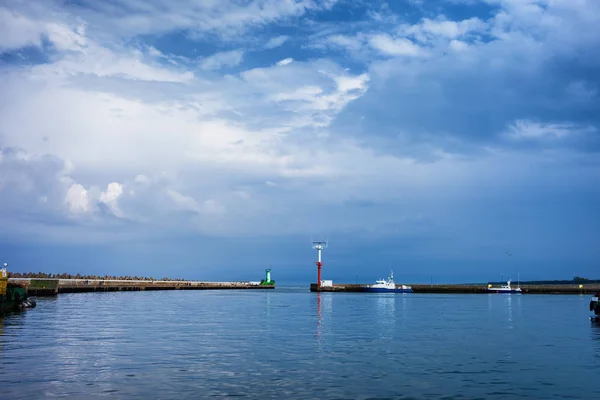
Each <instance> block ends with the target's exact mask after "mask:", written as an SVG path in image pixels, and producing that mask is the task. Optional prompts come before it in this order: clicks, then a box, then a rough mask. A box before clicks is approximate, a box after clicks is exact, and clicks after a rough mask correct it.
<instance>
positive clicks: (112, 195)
mask: <svg viewBox="0 0 600 400" xmlns="http://www.w3.org/2000/svg"><path fill="white" fill-rule="evenodd" d="M122 194H123V185H121V184H120V183H118V182H111V183H109V184H108V187H107V188H106V191H105V192H102V193H101V194H100V202H102V203H104V204H106V205H107V206H108V207H109V208H110V210H111V211H112V213H113V214H114V215H115V216H117V217H121V216H123V214H122V212H121V210H120V209H119V206H118V204H117V201H118V200H119V197H121V195H122Z"/></svg>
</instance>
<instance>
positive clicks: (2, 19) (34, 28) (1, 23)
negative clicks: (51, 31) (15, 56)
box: [0, 7, 44, 52]
mask: <svg viewBox="0 0 600 400" xmlns="http://www.w3.org/2000/svg"><path fill="white" fill-rule="evenodd" d="M43 33H44V29H43V27H42V26H40V25H39V24H36V23H35V22H34V21H31V20H30V19H28V18H27V17H24V16H22V15H19V14H16V13H13V12H11V11H10V10H8V9H6V8H2V7H0V52H1V51H2V50H11V49H19V48H21V47H25V46H40V45H41V35H42V34H43Z"/></svg>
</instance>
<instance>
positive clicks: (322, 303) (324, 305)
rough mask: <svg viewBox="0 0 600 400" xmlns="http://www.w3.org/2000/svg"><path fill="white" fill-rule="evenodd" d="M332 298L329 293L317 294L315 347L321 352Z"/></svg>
mask: <svg viewBox="0 0 600 400" xmlns="http://www.w3.org/2000/svg"><path fill="white" fill-rule="evenodd" d="M333 296H335V295H332V294H331V293H324V294H321V293H320V292H317V295H316V304H317V330H316V333H315V336H316V338H317V347H318V348H319V350H321V345H322V336H323V330H324V328H326V327H327V326H328V322H329V321H328V320H329V319H330V316H331V311H332V301H333Z"/></svg>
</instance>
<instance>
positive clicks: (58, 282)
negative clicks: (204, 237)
mask: <svg viewBox="0 0 600 400" xmlns="http://www.w3.org/2000/svg"><path fill="white" fill-rule="evenodd" d="M9 280H10V282H14V283H17V284H19V285H22V286H24V287H25V288H26V289H27V294H28V295H30V296H52V295H57V294H59V293H85V292H117V291H141V290H226V289H274V288H275V285H260V284H257V283H255V282H202V281H136V280H104V279H98V280H91V279H35V278H10V279H9Z"/></svg>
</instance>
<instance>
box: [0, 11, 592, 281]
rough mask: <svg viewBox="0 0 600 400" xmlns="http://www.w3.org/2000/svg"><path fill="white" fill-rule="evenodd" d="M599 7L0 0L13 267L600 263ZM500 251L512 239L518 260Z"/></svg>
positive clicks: (462, 269)
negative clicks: (322, 243) (316, 245)
mask: <svg viewBox="0 0 600 400" xmlns="http://www.w3.org/2000/svg"><path fill="white" fill-rule="evenodd" d="M599 22H600V2H597V1H595V0H580V1H572V0H552V1H550V0H482V1H474V0H437V1H424V0H421V1H419V0H404V1H401V0H398V1H391V0H390V1H383V0H379V1H358V0H355V1H346V0H337V1H336V0H323V1H316V0H255V1H251V0H248V1H243V2H242V1H235V0H219V1H215V0H177V1H175V0H145V1H138V0H111V1H103V2H98V1H96V0H94V1H92V0H44V1H33V0H30V1H7V0H0V225H1V226H2V230H1V231H0V256H1V257H2V258H3V259H4V260H5V261H6V262H9V264H10V269H11V270H13V271H31V270H34V271H45V272H72V273H77V272H80V273H98V274H104V273H109V274H130V275H135V274H137V275H153V276H155V277H156V276H161V277H162V276H171V277H181V276H182V277H187V278H192V279H220V280H229V279H234V280H235V279H259V278H260V277H262V275H263V269H264V268H265V267H268V266H269V265H271V266H272V268H273V271H274V272H273V277H274V278H275V279H278V281H279V282H283V283H285V282H297V283H308V282H309V281H314V280H315V279H316V278H315V276H316V267H315V266H314V261H315V258H316V254H315V253H314V251H313V250H311V247H310V240H311V237H315V238H329V240H330V247H329V248H328V249H327V250H326V251H325V254H324V262H325V267H324V276H325V277H326V278H331V279H334V280H336V281H350V282H353V281H354V280H355V279H356V276H357V275H358V279H359V280H361V281H371V280H373V279H376V278H378V277H380V276H384V275H385V274H386V273H387V272H388V270H389V268H390V267H391V268H393V269H394V271H395V275H396V277H397V280H398V281H403V282H415V283H416V282H429V281H430V280H431V279H432V278H433V280H434V281H436V282H467V281H468V282H473V281H482V282H485V281H490V280H499V279H500V278H501V277H502V276H504V277H505V278H508V277H512V278H513V279H516V277H517V274H520V276H521V278H522V279H569V278H571V277H572V276H573V274H575V275H580V276H587V277H600V274H599V273H598V266H599V265H600V264H599V262H600V224H598V221H600V155H599V152H600V132H599V129H600V112H598V110H600V98H599V93H598V90H599V87H600V74H598V71H599V70H600V53H599V52H598V51H597V49H598V48H599V46H600V23H599ZM507 252H509V253H511V254H512V256H510V257H509V256H507Z"/></svg>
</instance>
